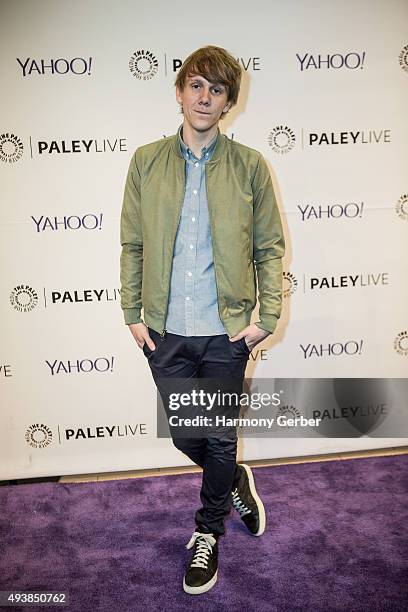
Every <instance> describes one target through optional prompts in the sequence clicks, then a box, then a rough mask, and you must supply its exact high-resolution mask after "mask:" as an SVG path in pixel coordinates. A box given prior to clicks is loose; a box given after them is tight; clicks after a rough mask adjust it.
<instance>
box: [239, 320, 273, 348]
mask: <svg viewBox="0 0 408 612" xmlns="http://www.w3.org/2000/svg"><path fill="white" fill-rule="evenodd" d="M269 334H270V332H268V331H265V330H264V329H261V328H260V327H258V326H257V325H255V323H252V325H248V327H245V329H243V330H242V331H240V332H239V334H237V335H236V336H231V338H230V342H236V341H237V340H240V339H241V338H245V342H246V343H247V346H248V348H249V350H250V351H252V349H253V348H254V347H255V346H256V345H257V344H259V343H260V342H262V340H264V339H265V338H266V337H267V336H269Z"/></svg>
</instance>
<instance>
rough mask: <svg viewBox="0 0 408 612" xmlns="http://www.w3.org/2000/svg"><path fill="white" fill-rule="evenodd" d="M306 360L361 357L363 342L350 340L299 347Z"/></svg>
mask: <svg viewBox="0 0 408 612" xmlns="http://www.w3.org/2000/svg"><path fill="white" fill-rule="evenodd" d="M299 348H300V349H301V350H302V352H303V357H304V359H309V358H310V357H338V356H339V355H361V353H362V350H363V340H348V341H347V342H328V343H327V344H308V345H307V346H303V344H300V345H299Z"/></svg>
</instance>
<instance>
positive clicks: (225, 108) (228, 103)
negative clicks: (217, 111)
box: [222, 102, 232, 113]
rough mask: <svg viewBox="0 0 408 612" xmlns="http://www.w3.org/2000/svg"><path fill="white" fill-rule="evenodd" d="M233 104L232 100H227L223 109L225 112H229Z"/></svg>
mask: <svg viewBox="0 0 408 612" xmlns="http://www.w3.org/2000/svg"><path fill="white" fill-rule="evenodd" d="M231 106H232V102H227V104H226V105H225V106H224V108H223V109H222V112H223V113H227V112H228V111H229V109H230V108H231Z"/></svg>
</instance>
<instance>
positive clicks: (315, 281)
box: [304, 272, 390, 292]
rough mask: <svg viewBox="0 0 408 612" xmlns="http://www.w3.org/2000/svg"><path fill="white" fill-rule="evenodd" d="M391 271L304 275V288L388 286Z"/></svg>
mask: <svg viewBox="0 0 408 612" xmlns="http://www.w3.org/2000/svg"><path fill="white" fill-rule="evenodd" d="M389 284H390V282H389V272H367V273H364V274H362V273H360V274H337V275H331V276H326V275H322V276H309V277H306V275H305V276H304V290H305V292H306V291H307V290H309V291H319V290H332V289H335V290H338V289H356V288H363V287H377V288H378V287H383V286H388V285H389Z"/></svg>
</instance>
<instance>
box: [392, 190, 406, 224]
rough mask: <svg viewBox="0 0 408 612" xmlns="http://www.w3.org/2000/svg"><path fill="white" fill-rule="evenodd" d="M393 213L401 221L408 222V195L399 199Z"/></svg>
mask: <svg viewBox="0 0 408 612" xmlns="http://www.w3.org/2000/svg"><path fill="white" fill-rule="evenodd" d="M395 212H396V213H397V215H398V216H399V218H400V219H402V220H403V221H408V194H404V195H402V196H401V197H400V199H399V200H398V202H397V203H396V205H395Z"/></svg>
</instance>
